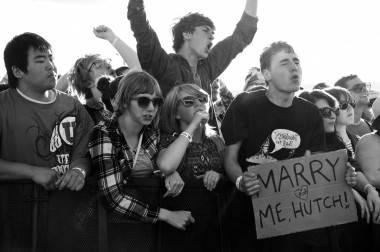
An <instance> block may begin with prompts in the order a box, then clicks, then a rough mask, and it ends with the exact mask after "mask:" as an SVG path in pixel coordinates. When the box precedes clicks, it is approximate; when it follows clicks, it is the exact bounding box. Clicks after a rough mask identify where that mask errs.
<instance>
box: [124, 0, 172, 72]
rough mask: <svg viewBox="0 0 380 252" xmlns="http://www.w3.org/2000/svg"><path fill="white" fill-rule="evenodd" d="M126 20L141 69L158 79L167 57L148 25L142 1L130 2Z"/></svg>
mask: <svg viewBox="0 0 380 252" xmlns="http://www.w3.org/2000/svg"><path fill="white" fill-rule="evenodd" d="M128 19H129V21H130V23H131V29H132V31H133V34H134V36H135V38H136V41H137V46H136V47H137V56H138V58H139V61H140V64H141V67H142V69H144V70H146V71H148V72H150V73H152V74H153V76H154V77H155V78H156V79H160V76H162V75H163V74H164V73H165V71H166V69H167V66H168V64H169V56H168V54H167V53H166V52H165V50H164V49H163V48H162V47H161V44H160V41H159V40H158V37H157V34H156V32H155V31H154V30H153V28H152V27H151V26H150V25H149V22H148V20H147V18H146V13H145V10H144V3H143V1H142V0H130V1H129V4H128Z"/></svg>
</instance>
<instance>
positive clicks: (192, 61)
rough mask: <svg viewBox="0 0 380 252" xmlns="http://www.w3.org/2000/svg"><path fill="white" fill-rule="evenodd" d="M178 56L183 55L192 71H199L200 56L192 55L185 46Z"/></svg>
mask: <svg viewBox="0 0 380 252" xmlns="http://www.w3.org/2000/svg"><path fill="white" fill-rule="evenodd" d="M177 54H178V55H181V56H182V57H183V58H184V59H186V61H187V63H189V65H190V67H191V68H192V69H195V70H196V69H197V65H198V56H197V55H195V54H194V53H192V52H191V51H190V50H188V49H186V47H185V46H183V47H182V48H181V49H180V50H179V51H178V52H177Z"/></svg>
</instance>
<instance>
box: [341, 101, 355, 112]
mask: <svg viewBox="0 0 380 252" xmlns="http://www.w3.org/2000/svg"><path fill="white" fill-rule="evenodd" d="M348 105H351V107H352V108H355V106H356V104H355V102H352V101H351V102H344V103H340V104H339V109H341V110H345V109H347V108H348Z"/></svg>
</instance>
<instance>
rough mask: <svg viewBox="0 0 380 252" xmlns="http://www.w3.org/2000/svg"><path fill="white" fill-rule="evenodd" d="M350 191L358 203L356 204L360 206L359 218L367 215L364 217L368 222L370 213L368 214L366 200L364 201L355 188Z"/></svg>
mask: <svg viewBox="0 0 380 252" xmlns="http://www.w3.org/2000/svg"><path fill="white" fill-rule="evenodd" d="M352 192H353V194H354V198H355V201H356V202H357V203H358V205H359V207H360V212H361V218H362V219H364V218H365V217H367V218H366V219H367V223H369V220H370V214H369V209H368V206H367V202H366V201H365V199H363V197H362V196H360V194H359V193H358V192H357V191H356V190H354V189H352Z"/></svg>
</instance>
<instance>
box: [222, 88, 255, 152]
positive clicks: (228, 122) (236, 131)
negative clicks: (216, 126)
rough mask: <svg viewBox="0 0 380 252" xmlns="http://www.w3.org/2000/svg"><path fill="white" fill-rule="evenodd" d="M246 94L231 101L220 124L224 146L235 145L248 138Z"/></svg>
mask: <svg viewBox="0 0 380 252" xmlns="http://www.w3.org/2000/svg"><path fill="white" fill-rule="evenodd" d="M247 95H248V94H247V93H242V94H240V95H238V96H237V97H236V99H235V100H233V101H232V103H231V105H230V106H229V107H228V109H227V112H226V115H225V117H224V119H223V122H222V127H221V130H222V134H223V138H224V141H225V144H226V145H231V144H235V143H236V142H239V141H241V140H243V139H244V138H246V137H247V136H248V120H247V118H249V117H248V109H247V108H246V107H247V105H246V102H247V101H246V100H247V99H246V96H247Z"/></svg>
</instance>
